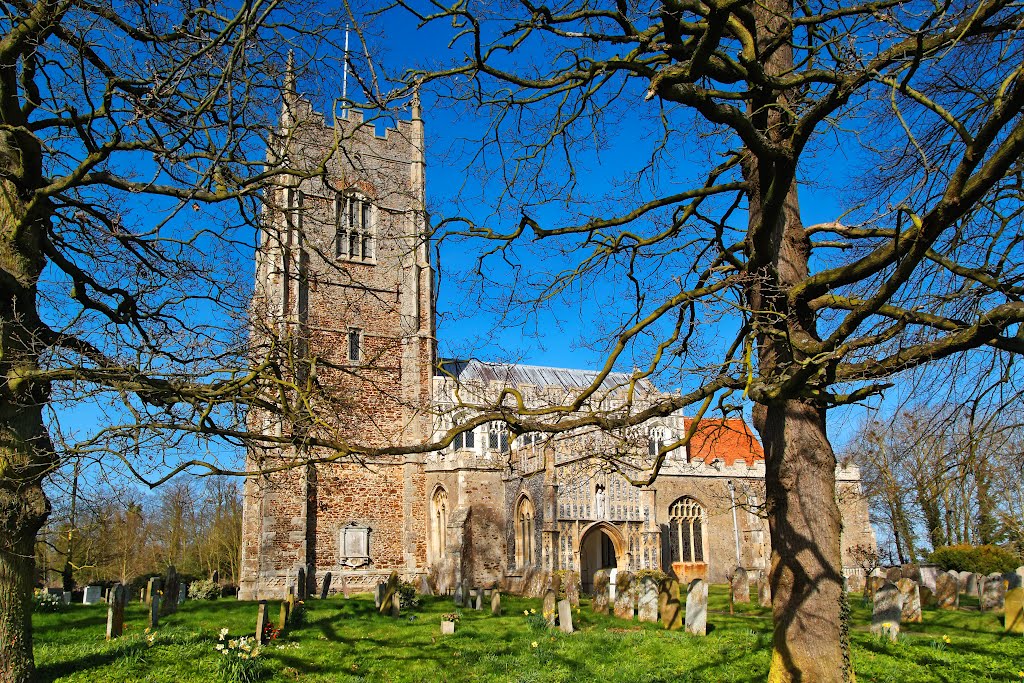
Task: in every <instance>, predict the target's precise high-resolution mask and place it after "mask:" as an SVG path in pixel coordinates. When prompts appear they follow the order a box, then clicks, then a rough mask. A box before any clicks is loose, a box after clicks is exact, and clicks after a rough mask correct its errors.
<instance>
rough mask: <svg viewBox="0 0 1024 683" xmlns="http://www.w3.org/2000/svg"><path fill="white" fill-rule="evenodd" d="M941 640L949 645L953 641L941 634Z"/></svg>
mask: <svg viewBox="0 0 1024 683" xmlns="http://www.w3.org/2000/svg"><path fill="white" fill-rule="evenodd" d="M942 642H944V643H945V644H946V645H949V644H950V643H951V642H953V641H952V640H951V639H950V637H949V636H942Z"/></svg>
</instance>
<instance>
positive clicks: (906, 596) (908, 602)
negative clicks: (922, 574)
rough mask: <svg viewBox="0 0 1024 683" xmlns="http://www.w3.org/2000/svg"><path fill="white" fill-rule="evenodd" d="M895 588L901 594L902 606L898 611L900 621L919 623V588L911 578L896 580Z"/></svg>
mask: <svg viewBox="0 0 1024 683" xmlns="http://www.w3.org/2000/svg"><path fill="white" fill-rule="evenodd" d="M896 589H897V590H898V591H899V592H900V595H902V596H903V608H902V610H901V611H900V621H902V622H905V623H908V624H920V623H921V619H922V617H921V590H920V587H919V586H918V585H917V582H916V581H914V580H913V579H900V580H899V581H897V582H896Z"/></svg>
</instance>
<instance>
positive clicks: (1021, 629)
mask: <svg viewBox="0 0 1024 683" xmlns="http://www.w3.org/2000/svg"><path fill="white" fill-rule="evenodd" d="M1004 605H1005V611H1004V614H1003V626H1004V627H1005V628H1006V632H1007V633H1024V588H1021V587H1020V586H1018V587H1017V588H1011V589H1010V590H1008V591H1006V600H1005V602H1004Z"/></svg>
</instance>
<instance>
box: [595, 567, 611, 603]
mask: <svg viewBox="0 0 1024 683" xmlns="http://www.w3.org/2000/svg"><path fill="white" fill-rule="evenodd" d="M593 607H594V613H595V614H608V571H607V570H606V569H599V570H598V571H596V572H594V602H593Z"/></svg>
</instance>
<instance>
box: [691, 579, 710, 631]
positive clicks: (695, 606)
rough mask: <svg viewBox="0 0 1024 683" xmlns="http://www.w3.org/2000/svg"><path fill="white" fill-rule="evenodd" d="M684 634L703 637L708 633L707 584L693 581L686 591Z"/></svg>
mask: <svg viewBox="0 0 1024 683" xmlns="http://www.w3.org/2000/svg"><path fill="white" fill-rule="evenodd" d="M686 632H687V633H692V634H693V635H695V636H704V635H707V632H708V584H707V583H706V582H705V581H704V580H703V579H694V580H693V581H691V582H690V585H689V587H687V589H686Z"/></svg>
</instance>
